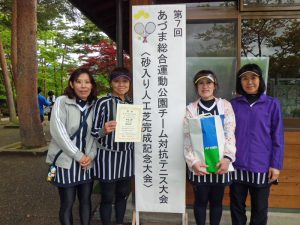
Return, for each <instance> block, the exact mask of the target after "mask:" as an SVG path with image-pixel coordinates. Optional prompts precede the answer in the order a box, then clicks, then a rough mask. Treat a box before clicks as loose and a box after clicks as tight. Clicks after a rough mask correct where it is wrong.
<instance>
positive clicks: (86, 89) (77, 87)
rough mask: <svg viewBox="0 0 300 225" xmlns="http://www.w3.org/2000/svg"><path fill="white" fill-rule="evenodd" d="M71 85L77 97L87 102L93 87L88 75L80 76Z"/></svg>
mask: <svg viewBox="0 0 300 225" xmlns="http://www.w3.org/2000/svg"><path fill="white" fill-rule="evenodd" d="M70 85H71V87H72V88H73V90H74V92H75V94H76V95H77V97H78V98H80V99H81V100H84V101H86V100H87V99H88V97H89V96H90V94H91V91H92V87H93V85H92V83H91V80H90V77H89V75H88V74H87V73H82V74H80V75H79V76H78V77H77V79H76V80H75V81H74V82H73V83H72V82H71V83H70Z"/></svg>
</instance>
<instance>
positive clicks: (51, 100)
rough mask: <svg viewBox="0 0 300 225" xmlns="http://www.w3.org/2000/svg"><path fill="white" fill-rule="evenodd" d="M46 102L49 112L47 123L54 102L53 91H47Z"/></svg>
mask: <svg viewBox="0 0 300 225" xmlns="http://www.w3.org/2000/svg"><path fill="white" fill-rule="evenodd" d="M47 101H48V102H50V106H49V112H48V114H47V115H48V121H50V119H51V111H52V107H53V105H54V102H55V95H54V92H53V91H48V97H47Z"/></svg>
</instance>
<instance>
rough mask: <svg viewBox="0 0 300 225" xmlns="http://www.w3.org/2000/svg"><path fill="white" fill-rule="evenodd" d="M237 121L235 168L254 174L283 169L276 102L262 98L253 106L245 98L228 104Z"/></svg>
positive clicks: (282, 147) (281, 130) (278, 114)
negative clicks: (230, 105)
mask: <svg viewBox="0 0 300 225" xmlns="http://www.w3.org/2000/svg"><path fill="white" fill-rule="evenodd" d="M231 104H232V107H233V110H234V114H235V118H236V130H235V136H236V149H237V151H236V160H235V162H234V164H233V165H234V167H235V168H236V169H240V170H246V171H251V172H256V173H265V172H268V171H269V168H270V167H272V168H276V169H279V170H280V169H282V167H283V158H284V155H283V154H284V131H283V120H282V112H281V107H280V103H279V101H278V99H276V98H273V97H270V96H267V95H265V94H262V95H261V96H260V97H259V99H258V100H257V101H256V102H255V103H254V104H253V105H252V107H251V106H250V104H249V103H248V101H247V99H246V98H245V97H244V96H240V97H237V98H234V99H233V100H232V101H231Z"/></svg>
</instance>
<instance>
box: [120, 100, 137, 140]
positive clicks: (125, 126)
mask: <svg viewBox="0 0 300 225" xmlns="http://www.w3.org/2000/svg"><path fill="white" fill-rule="evenodd" d="M142 119H143V106H142V105H129V104H118V105H117V117H116V121H117V126H116V131H115V142H140V141H141V138H142Z"/></svg>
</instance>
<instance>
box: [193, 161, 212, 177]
mask: <svg viewBox="0 0 300 225" xmlns="http://www.w3.org/2000/svg"><path fill="white" fill-rule="evenodd" d="M206 167H208V166H207V165H206V164H205V163H201V162H196V163H195V164H194V165H193V167H192V168H193V170H194V173H195V174H196V175H197V176H200V175H206V174H209V173H208V172H207V171H206Z"/></svg>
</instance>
